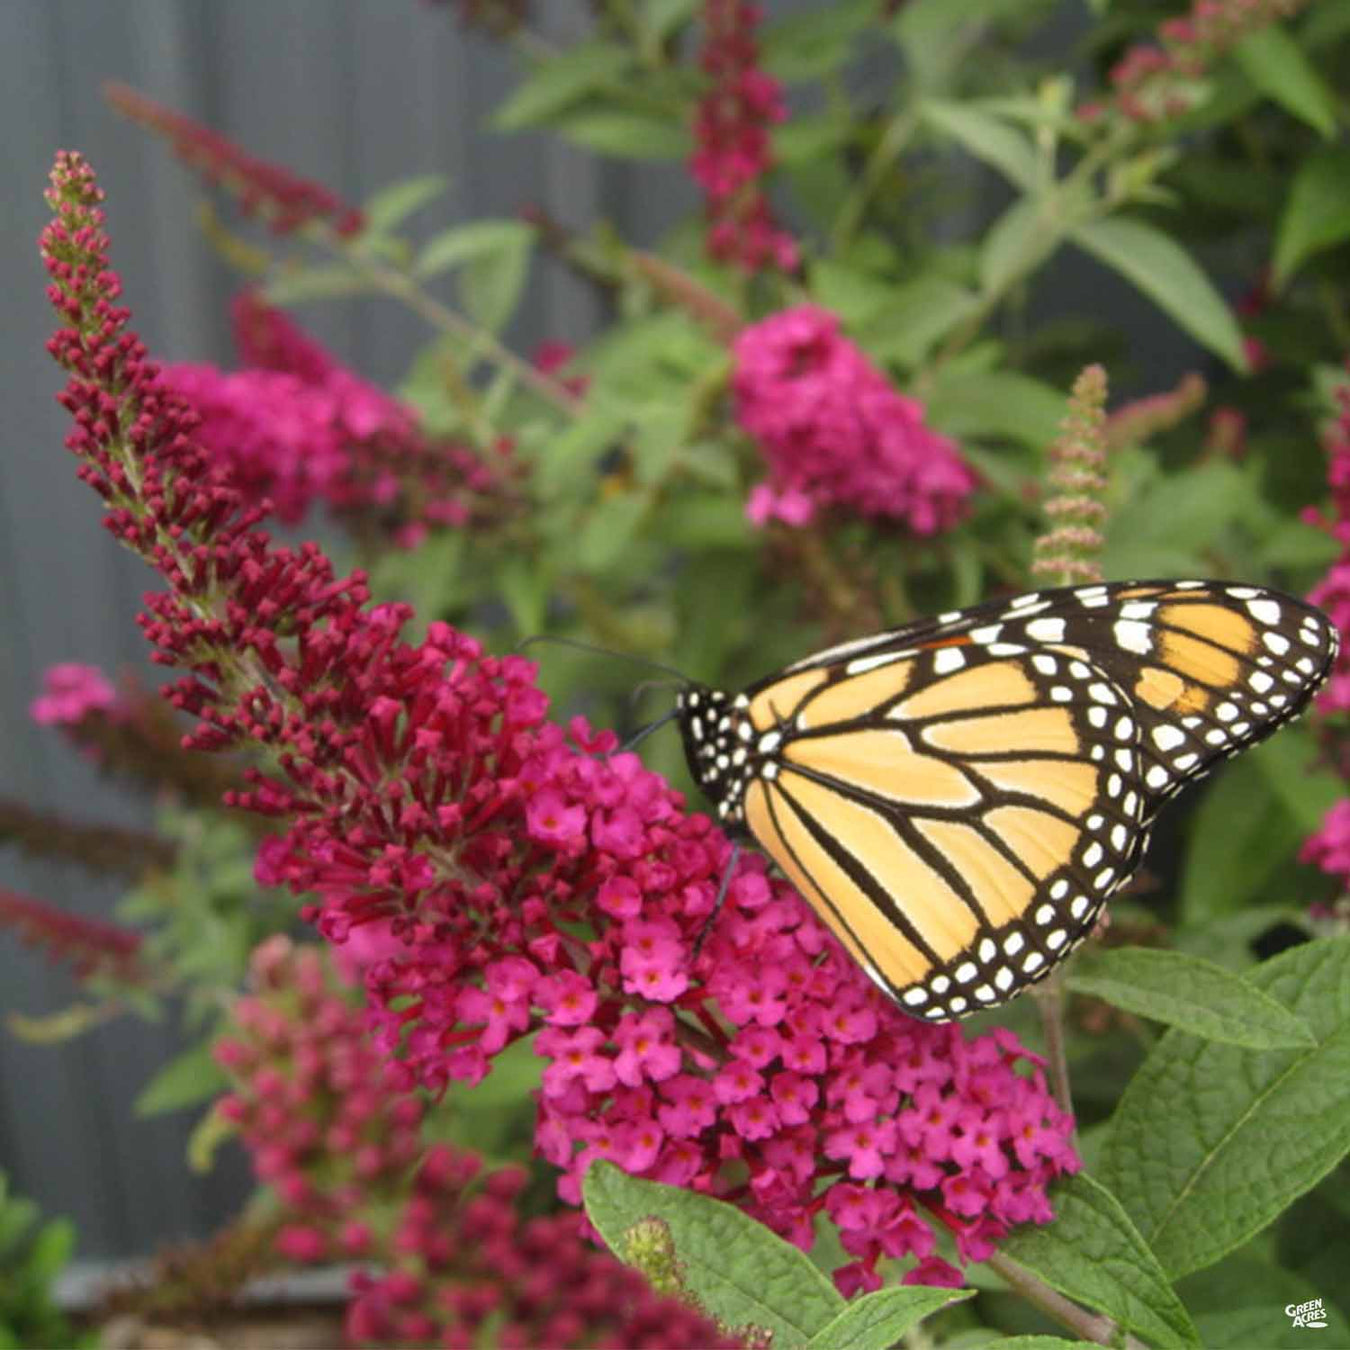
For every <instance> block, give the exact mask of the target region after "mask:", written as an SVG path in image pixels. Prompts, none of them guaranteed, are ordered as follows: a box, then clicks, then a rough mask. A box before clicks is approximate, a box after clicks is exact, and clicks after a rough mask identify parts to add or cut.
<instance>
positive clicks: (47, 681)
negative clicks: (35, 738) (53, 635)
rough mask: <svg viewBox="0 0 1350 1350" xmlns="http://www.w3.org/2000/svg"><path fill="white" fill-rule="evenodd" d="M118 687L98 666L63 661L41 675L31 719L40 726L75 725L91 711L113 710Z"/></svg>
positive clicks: (116, 700)
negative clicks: (40, 683) (40, 684)
mask: <svg viewBox="0 0 1350 1350" xmlns="http://www.w3.org/2000/svg"><path fill="white" fill-rule="evenodd" d="M118 708H119V699H118V695H117V690H116V689H115V688H113V685H112V682H111V681H110V680H109V679H108V677H107V676H106V675H105V674H104V673H103V672H102V671H101V670H100V669H99V668H98V667H97V666H84V665H80V664H79V663H78V662H74V661H64V662H61V663H60V664H59V665H55V666H49V667H48V668H47V670H46V672H45V673H44V674H43V676H42V693H40V694H39V695H38V696H37V698H35V699H34V700H33V701H32V703H31V704H29V707H28V711H29V713H30V714H31V716H32V718H33V721H35V722H37V723H39V724H40V725H42V726H47V727H55V726H75V725H77V724H78V723H80V722H82V721H84V719H85V718H86V717H87V716H88V715H89V714H90V713H106V714H115V713H116V712H117V711H118Z"/></svg>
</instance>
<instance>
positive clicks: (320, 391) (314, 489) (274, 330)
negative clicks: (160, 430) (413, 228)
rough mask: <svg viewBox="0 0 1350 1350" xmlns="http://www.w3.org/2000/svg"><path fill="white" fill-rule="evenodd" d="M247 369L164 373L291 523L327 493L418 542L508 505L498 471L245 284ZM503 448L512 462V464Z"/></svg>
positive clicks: (220, 452) (201, 435)
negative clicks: (426, 423)
mask: <svg viewBox="0 0 1350 1350" xmlns="http://www.w3.org/2000/svg"><path fill="white" fill-rule="evenodd" d="M234 321H235V335H236V341H237V343H238V346H239V350H240V355H241V357H242V358H243V360H244V361H245V362H246V363H247V368H246V369H244V370H240V371H235V372H227V371H223V370H220V369H219V368H218V367H216V366H212V365H205V364H200V365H186V364H185V365H173V366H168V367H166V368H165V370H164V372H163V378H164V380H165V381H166V382H167V383H168V385H169V386H170V387H171V388H172V389H173V390H174V391H175V392H177V393H178V394H180V395H181V396H182V397H183V398H184V399H185V400H186V401H187V402H188V403H189V404H191V405H192V407H193V408H194V409H195V410H196V412H197V414H198V415H199V417H200V418H201V424H200V426H199V427H198V429H197V440H198V442H199V443H200V445H201V446H202V448H203V449H204V450H206V451H207V452H208V454H210V456H211V457H212V458H213V460H214V461H215V462H216V463H217V464H218V465H219V466H221V467H222V469H223V470H224V471H226V472H227V473H228V475H229V478H230V481H231V482H232V483H233V484H234V486H235V487H237V488H238V489H239V490H240V491H241V492H242V493H243V494H244V496H245V497H246V498H247V499H248V500H249V501H251V502H257V503H262V502H264V501H267V502H270V503H271V507H272V509H273V510H274V511H275V512H276V514H277V516H278V518H279V519H281V520H282V521H284V522H286V523H288V524H294V523H296V522H297V521H299V520H301V519H302V518H303V517H304V516H305V515H307V514H308V512H309V511H310V509H311V508H312V507H313V506H314V505H315V504H316V503H317V502H319V501H323V502H325V503H326V504H327V505H328V506H329V507H330V508H331V509H332V510H333V511H334V512H337V513H340V514H345V515H348V516H358V515H359V516H362V517H364V518H366V519H369V520H373V521H374V522H375V523H377V524H379V525H380V526H382V527H383V529H384V530H385V531H386V532H388V533H390V534H392V535H393V537H394V538H395V540H396V541H398V542H400V543H403V544H407V545H411V544H414V543H416V542H417V541H418V539H420V538H421V536H422V534H423V533H424V532H425V530H426V528H427V527H428V526H429V525H463V524H465V523H467V522H468V521H469V520H470V518H471V516H472V515H473V514H474V513H475V511H477V512H478V513H479V514H480V515H481V514H482V512H483V510H485V509H487V508H489V507H490V506H491V505H494V504H495V505H500V500H499V499H500V488H501V484H502V479H501V476H500V474H497V473H494V472H493V471H492V470H490V469H489V468H488V466H486V465H485V464H484V463H483V461H482V460H480V459H479V458H478V457H477V456H476V455H474V454H473V453H472V452H470V451H468V450H466V449H464V448H463V447H461V446H457V445H453V444H449V443H437V442H432V441H430V440H429V439H428V438H427V437H426V436H425V435H424V434H423V432H422V430H421V427H420V425H419V421H418V418H417V415H416V414H415V413H414V412H413V410H412V409H410V408H408V407H406V406H405V405H403V404H401V403H399V402H398V401H397V400H396V399H393V398H390V397H389V395H387V394H386V393H385V392H384V391H383V390H382V389H379V388H377V387H376V386H374V385H372V384H370V383H368V382H367V381H365V380H363V379H361V378H360V377H359V376H357V375H355V374H353V373H352V372H351V371H349V370H347V369H345V368H344V367H343V366H342V365H340V364H339V363H338V361H337V360H336V359H335V358H334V357H333V356H331V355H330V354H329V353H328V352H327V351H325V350H324V348H323V347H321V346H320V345H319V344H318V343H317V342H315V341H314V340H313V339H312V338H310V337H309V336H308V335H307V334H305V333H304V332H302V331H301V330H300V328H299V327H298V326H297V325H296V324H295V323H294V322H293V321H292V320H291V319H290V318H289V317H287V316H286V315H285V314H283V313H282V312H281V311H279V310H277V309H274V308H273V307H271V306H270V305H268V304H266V303H265V302H264V301H263V300H262V299H260V298H259V297H258V296H256V295H254V294H253V293H251V292H245V293H244V294H243V295H241V296H240V297H239V298H238V299H237V300H236V302H235V306H234ZM505 462H506V461H505V459H504V458H503V461H502V463H503V466H504V465H505Z"/></svg>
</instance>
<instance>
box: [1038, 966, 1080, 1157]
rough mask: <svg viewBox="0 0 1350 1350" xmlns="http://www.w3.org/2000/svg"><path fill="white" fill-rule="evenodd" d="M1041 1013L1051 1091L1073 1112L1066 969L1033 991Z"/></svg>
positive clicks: (1061, 1105) (1065, 1109)
mask: <svg viewBox="0 0 1350 1350" xmlns="http://www.w3.org/2000/svg"><path fill="white" fill-rule="evenodd" d="M1031 993H1032V997H1033V998H1034V999H1035V1000H1036V1007H1037V1008H1038V1009H1039V1010H1040V1014H1041V1030H1042V1032H1043V1034H1044V1036H1045V1058H1046V1061H1047V1068H1048V1070H1049V1076H1050V1091H1051V1092H1052V1093H1053V1094H1054V1097H1055V1101H1056V1103H1057V1104H1058V1106H1059V1109H1060V1110H1061V1111H1063V1112H1065V1113H1066V1114H1067V1115H1070V1116H1071V1115H1073V1094H1072V1092H1071V1091H1070V1088H1069V1060H1068V1056H1067V1054H1066V1053H1065V1048H1064V983H1063V972H1062V971H1060V970H1056V971H1052V972H1051V974H1050V975H1048V976H1047V977H1046V978H1045V979H1044V980H1042V981H1041V982H1040V984H1038V985H1036V986H1035V988H1034V989H1032V991H1031ZM1072 1142H1073V1146H1074V1148H1075V1149H1077V1147H1078V1128H1077V1124H1076V1123H1075V1126H1074V1133H1073V1140H1072Z"/></svg>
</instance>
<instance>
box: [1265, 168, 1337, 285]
mask: <svg viewBox="0 0 1350 1350" xmlns="http://www.w3.org/2000/svg"><path fill="white" fill-rule="evenodd" d="M1347 239H1350V146H1333V147H1329V148H1326V149H1322V150H1319V151H1318V152H1317V153H1316V154H1313V155H1309V156H1308V158H1307V159H1305V160H1304V161H1303V163H1302V164H1301V165H1300V166H1299V170H1298V172H1297V173H1296V174H1295V175H1294V181H1293V183H1292V184H1291V185H1290V188H1289V200H1288V201H1287V202H1286V203H1285V206H1284V211H1283V213H1282V214H1281V216H1280V223H1279V225H1278V226H1276V229H1275V262H1274V273H1275V275H1274V281H1275V285H1276V286H1277V287H1279V286H1283V285H1285V283H1286V282H1288V280H1289V278H1290V277H1291V276H1293V274H1294V273H1295V272H1296V271H1297V270H1298V269H1299V268H1300V267H1301V266H1302V265H1303V264H1304V263H1305V262H1306V261H1307V260H1308V259H1309V258H1310V257H1312V255H1313V254H1314V253H1320V252H1321V251H1322V250H1323V249H1327V248H1332V247H1334V246H1335V245H1337V244H1343V243H1344V242H1345V241H1346V240H1347Z"/></svg>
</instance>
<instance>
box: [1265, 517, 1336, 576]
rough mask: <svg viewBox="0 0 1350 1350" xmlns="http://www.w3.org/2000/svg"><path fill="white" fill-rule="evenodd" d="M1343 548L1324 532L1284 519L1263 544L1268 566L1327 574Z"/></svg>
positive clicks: (1314, 527) (1302, 523)
mask: <svg viewBox="0 0 1350 1350" xmlns="http://www.w3.org/2000/svg"><path fill="white" fill-rule="evenodd" d="M1340 551H1341V550H1340V545H1339V544H1338V543H1337V542H1336V540H1335V539H1334V538H1333V537H1332V536H1331V535H1329V534H1328V533H1327V532H1326V531H1325V530H1319V529H1318V528H1317V527H1316V526H1314V525H1309V524H1307V523H1305V522H1304V521H1301V520H1282V521H1280V523H1279V524H1278V525H1277V526H1276V527H1275V529H1274V530H1273V531H1272V532H1271V533H1270V534H1269V535H1267V537H1266V538H1265V539H1263V540H1262V541H1261V561H1262V562H1263V563H1264V564H1265V565H1266V566H1267V567H1306V568H1308V569H1309V570H1310V571H1316V572H1324V571H1326V569H1327V568H1329V567H1330V566H1331V564H1332V563H1333V562H1335V560H1336V558H1337V557H1338V555H1339V554H1340Z"/></svg>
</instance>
